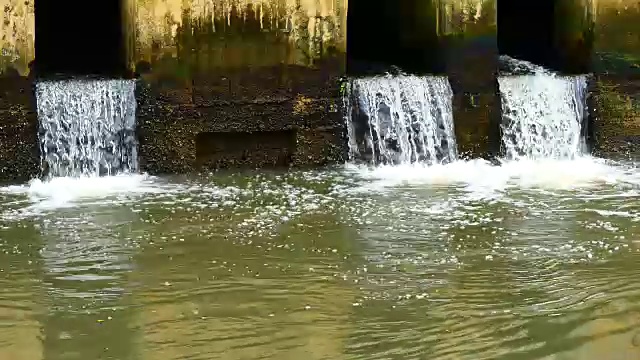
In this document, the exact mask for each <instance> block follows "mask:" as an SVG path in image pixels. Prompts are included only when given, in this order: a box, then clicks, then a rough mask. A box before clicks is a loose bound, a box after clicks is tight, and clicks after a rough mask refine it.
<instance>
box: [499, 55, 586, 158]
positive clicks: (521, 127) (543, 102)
mask: <svg viewBox="0 0 640 360" xmlns="http://www.w3.org/2000/svg"><path fill="white" fill-rule="evenodd" d="M502 60H503V61H508V62H510V63H512V64H514V66H515V67H516V68H518V69H520V70H522V67H527V69H526V70H528V73H529V74H527V75H515V76H501V77H499V78H498V82H499V85H500V93H501V99H502V114H503V115H502V116H503V119H502V146H503V151H504V155H505V157H506V158H507V159H509V160H519V159H530V160H535V159H574V158H576V157H579V156H581V155H582V154H584V153H585V149H586V143H585V138H584V136H583V132H582V128H583V123H584V119H585V118H586V116H585V111H586V105H585V102H586V96H587V77H586V76H585V75H579V76H558V75H556V74H553V73H551V72H549V71H547V70H545V69H543V68H541V67H539V66H535V65H533V64H528V63H526V62H524V61H520V60H514V59H508V58H507V59H505V58H503V59H502Z"/></svg>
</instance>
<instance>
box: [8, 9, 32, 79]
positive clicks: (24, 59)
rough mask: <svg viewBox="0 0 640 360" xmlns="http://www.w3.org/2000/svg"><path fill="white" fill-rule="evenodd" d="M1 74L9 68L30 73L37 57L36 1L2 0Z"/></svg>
mask: <svg viewBox="0 0 640 360" xmlns="http://www.w3.org/2000/svg"><path fill="white" fill-rule="evenodd" d="M0 9H2V21H1V22H0V73H3V72H5V69H6V68H7V66H11V67H13V68H14V69H16V70H18V72H19V73H20V74H23V75H24V74H27V73H28V70H29V69H28V64H29V62H30V61H31V60H33V58H34V56H35V48H34V40H35V17H34V0H0Z"/></svg>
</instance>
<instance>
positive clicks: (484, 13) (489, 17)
mask: <svg viewBox="0 0 640 360" xmlns="http://www.w3.org/2000/svg"><path fill="white" fill-rule="evenodd" d="M496 10H497V8H496V0H440V2H439V13H440V14H439V15H438V31H439V32H440V34H442V35H444V36H451V35H454V36H455V35H457V36H463V37H474V36H483V35H491V34H492V35H495V32H496V24H497V16H496V15H497V13H496Z"/></svg>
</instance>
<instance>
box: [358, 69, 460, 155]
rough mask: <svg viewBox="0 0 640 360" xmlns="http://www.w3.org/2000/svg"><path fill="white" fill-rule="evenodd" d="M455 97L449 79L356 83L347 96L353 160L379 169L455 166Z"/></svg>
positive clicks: (381, 78) (387, 78)
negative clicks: (387, 166) (385, 166)
mask: <svg viewBox="0 0 640 360" xmlns="http://www.w3.org/2000/svg"><path fill="white" fill-rule="evenodd" d="M452 97H453V93H452V91H451V87H450V85H449V81H448V79H447V78H446V77H435V76H431V77H417V76H408V75H400V76H378V77H373V78H365V79H355V80H352V82H351V84H350V86H349V88H348V91H347V94H346V100H347V101H346V108H347V111H346V117H347V119H346V122H347V129H348V134H349V149H350V156H351V158H352V159H354V160H356V159H359V158H361V157H366V158H368V159H369V160H370V161H372V162H374V163H379V164H410V163H416V162H423V163H429V164H436V163H443V162H448V161H452V160H455V159H456V156H457V149H456V141H455V135H454V128H453V110H452V104H451V101H452Z"/></svg>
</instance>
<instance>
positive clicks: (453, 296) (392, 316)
mask: <svg viewBox="0 0 640 360" xmlns="http://www.w3.org/2000/svg"><path fill="white" fill-rule="evenodd" d="M638 199H640V170H636V169H635V166H634V165H633V164H631V165H629V164H627V165H624V166H623V165H615V166H608V165H604V164H603V163H602V162H601V161H593V160H585V161H583V162H580V161H573V162H561V163H553V164H533V165H532V164H529V165H518V166H504V167H502V168H497V167H491V166H487V165H485V164H480V163H472V162H467V163H462V162H461V163H459V164H458V165H456V164H453V165H450V166H447V167H442V168H431V169H424V168H381V169H378V170H376V171H365V170H356V169H342V168H340V169H333V170H318V171H311V172H290V173H255V174H238V175H230V174H217V175H210V176H202V177H190V178H142V177H122V178H109V179H106V180H105V179H102V180H99V179H88V180H77V181H70V180H61V181H59V182H57V183H49V184H46V183H45V184H40V183H33V184H31V186H22V187H13V188H5V189H3V190H2V192H0V204H2V210H0V359H11V360H13V359H24V360H32V359H47V360H53V359H55V360H58V359H65V360H66V359H82V360H88V359H163V360H166V359H292V360H293V359H295V360H299V359H309V360H311V359H332V360H333V359H335V360H337V359H367V360H368V359H546V360H551V359H594V360H602V359H640V282H639V281H638V279H639V275H640V228H639V225H640V223H639V220H640V203H638Z"/></svg>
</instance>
